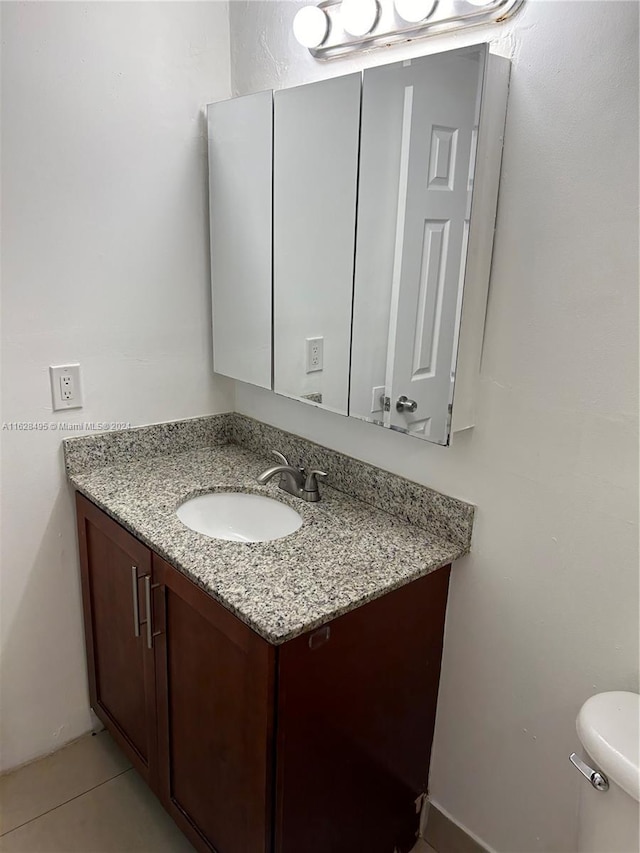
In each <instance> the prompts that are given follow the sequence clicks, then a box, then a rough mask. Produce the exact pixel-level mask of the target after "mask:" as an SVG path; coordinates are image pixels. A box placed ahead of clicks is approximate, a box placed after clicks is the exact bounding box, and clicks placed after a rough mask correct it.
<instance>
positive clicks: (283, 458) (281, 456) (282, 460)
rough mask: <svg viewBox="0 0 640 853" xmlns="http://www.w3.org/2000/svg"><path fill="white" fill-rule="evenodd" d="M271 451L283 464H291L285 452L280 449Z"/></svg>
mask: <svg viewBox="0 0 640 853" xmlns="http://www.w3.org/2000/svg"><path fill="white" fill-rule="evenodd" d="M271 452H272V453H273V455H274V456H275V457H276V459H279V460H280V462H282V464H283V465H288V464H289V460H288V459H287V457H286V456H285V455H284V453H280V451H279V450H272V451H271Z"/></svg>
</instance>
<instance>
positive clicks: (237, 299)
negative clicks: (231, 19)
mask: <svg viewBox="0 0 640 853" xmlns="http://www.w3.org/2000/svg"><path fill="white" fill-rule="evenodd" d="M508 76H509V62H508V60H506V59H503V58H502V57H498V56H495V55H493V54H491V53H490V52H489V50H488V47H487V45H475V46H472V47H468V48H462V49H460V50H455V51H447V52H444V53H439V54H432V55H429V56H423V57H418V58H415V59H410V60H405V61H403V62H397V63H393V64H389V65H382V66H379V67H374V68H368V69H366V70H365V71H364V72H362V73H356V74H348V75H346V76H342V77H333V78H330V79H327V80H322V81H320V82H316V83H309V84H306V85H304V86H298V87H295V88H291V89H283V90H280V91H276V92H259V93H257V94H253V95H246V96H244V97H239V98H233V99H231V100H227V101H222V102H219V103H215V104H210V105H209V106H208V108H207V119H208V138H209V197H210V223H211V276H212V294H213V344H214V370H215V371H216V372H217V373H221V374H224V375H226V376H230V377H232V378H234V379H238V380H241V381H243V382H248V383H251V384H254V385H258V386H260V387H262V388H267V389H269V390H271V391H274V392H275V393H276V394H281V395H283V396H286V397H290V398H294V399H296V400H300V401H302V402H304V403H306V404H307V405H309V406H316V407H321V408H324V409H327V410H329V411H332V412H338V413H340V414H342V415H348V416H350V417H354V418H359V419H361V420H365V421H369V422H371V423H374V424H378V425H380V426H383V427H387V428H391V429H395V430H399V431H401V432H406V433H409V434H411V435H414V436H417V437H420V438H423V439H427V440H429V441H433V442H436V443H438V444H444V445H446V444H449V441H450V437H451V433H452V431H456V430H459V429H466V428H468V427H469V426H472V425H473V423H474V412H473V392H474V387H475V384H476V383H475V380H476V379H477V376H478V371H479V363H480V355H481V349H482V336H483V329H484V318H485V310H486V298H487V289H488V281H489V271H490V264H491V251H492V245H493V234H494V226H495V213H496V204H497V194H498V182H499V174H500V161H501V155H502V139H503V133H504V123H505V114H506V99H507V88H508Z"/></svg>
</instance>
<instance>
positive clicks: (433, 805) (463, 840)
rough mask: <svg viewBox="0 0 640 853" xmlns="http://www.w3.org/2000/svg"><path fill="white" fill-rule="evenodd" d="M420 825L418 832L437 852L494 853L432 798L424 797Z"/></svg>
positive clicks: (494, 852)
mask: <svg viewBox="0 0 640 853" xmlns="http://www.w3.org/2000/svg"><path fill="white" fill-rule="evenodd" d="M420 826H421V833H420V834H421V835H422V837H423V838H424V840H425V841H426V842H427V844H428V845H429V846H430V847H433V849H434V850H437V853H496V851H495V850H493V849H492V848H491V847H489V846H488V845H487V844H485V842H484V841H482V839H480V838H478V836H477V835H475V833H473V832H471V831H470V830H469V829H467V827H466V826H463V824H461V823H460V822H459V821H457V820H456V819H455V818H454V817H453V816H452V815H450V814H449V812H447V811H446V809H443V808H442V806H441V805H440V804H439V803H437V802H434V801H433V800H426V799H425V802H424V804H423V807H422V819H421V821H420Z"/></svg>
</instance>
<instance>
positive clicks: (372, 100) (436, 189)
mask: <svg viewBox="0 0 640 853" xmlns="http://www.w3.org/2000/svg"><path fill="white" fill-rule="evenodd" d="M485 57H486V46H484V45H482V46H479V47H478V46H474V47H473V48H464V49H462V50H457V51H450V52H447V53H443V54H436V55H432V56H426V57H420V58H418V59H412V60H406V61H404V62H400V63H396V64H393V65H387V66H383V67H380V68H372V69H367V70H366V71H365V72H364V84H363V94H362V131H361V146H360V179H359V198H358V229H357V246H356V264H355V293H354V309H353V311H354V316H353V342H352V368H351V371H352V372H351V393H350V414H351V415H353V416H354V417H359V418H361V419H363V420H368V421H374V422H378V423H382V424H384V425H385V426H388V427H391V428H393V429H398V430H402V431H405V432H410V433H412V434H414V435H417V436H419V437H422V438H426V439H429V440H430V441H434V442H437V443H439V444H448V442H449V430H450V423H451V417H450V412H451V403H452V399H453V381H454V377H455V361H456V352H457V337H458V329H459V324H460V313H461V305H462V289H463V282H464V274H465V264H466V254H467V241H468V233H469V219H470V210H471V192H472V185H473V171H474V163H475V152H476V139H477V129H478V120H479V109H480V99H481V92H482V82H483V72H484V67H485ZM385 398H386V401H385ZM385 402H386V406H385V405H384V404H385Z"/></svg>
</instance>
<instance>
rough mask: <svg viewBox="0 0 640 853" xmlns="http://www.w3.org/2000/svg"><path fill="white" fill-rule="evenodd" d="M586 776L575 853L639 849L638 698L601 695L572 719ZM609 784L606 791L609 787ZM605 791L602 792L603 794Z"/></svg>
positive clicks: (578, 761) (576, 761) (580, 764)
mask: <svg viewBox="0 0 640 853" xmlns="http://www.w3.org/2000/svg"><path fill="white" fill-rule="evenodd" d="M576 729H577V731H578V737H579V738H580V742H581V743H582V746H583V748H584V750H583V759H582V760H581V759H580V757H579V756H576V755H575V754H574V755H572V756H571V760H572V761H573V763H574V764H575V765H576V767H578V769H579V770H580V771H581V773H583V775H586V776H587V779H584V784H583V785H582V786H581V789H580V811H579V819H578V851H579V853H638V851H640V805H639V800H640V755H639V753H640V734H639V733H640V696H638V694H637V693H625V692H622V691H616V692H613V693H599V694H598V695H596V696H592V697H591V698H590V699H587V701H586V702H585V703H584V705H583V706H582V708H581V709H580V713H579V714H578V718H577V720H576ZM607 785H608V787H607ZM605 789H606V790H605Z"/></svg>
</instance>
